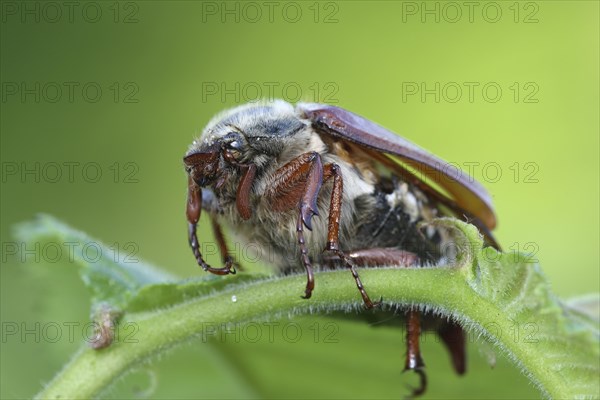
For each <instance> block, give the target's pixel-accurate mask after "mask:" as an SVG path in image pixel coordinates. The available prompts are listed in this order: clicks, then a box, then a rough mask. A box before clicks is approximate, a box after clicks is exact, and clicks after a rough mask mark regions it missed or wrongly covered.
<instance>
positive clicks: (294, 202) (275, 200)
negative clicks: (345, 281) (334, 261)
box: [266, 152, 323, 299]
mask: <svg viewBox="0 0 600 400" xmlns="http://www.w3.org/2000/svg"><path fill="white" fill-rule="evenodd" d="M273 181H274V184H273V185H272V186H271V188H269V190H268V191H267V193H266V197H267V198H268V199H269V200H270V201H271V206H272V207H273V210H274V211H279V212H281V211H287V210H291V209H293V208H294V206H297V207H298V208H299V213H298V219H297V221H296V232H297V235H298V245H299V246H300V257H301V260H302V265H303V266H304V269H305V270H306V289H305V291H304V296H303V297H304V298H305V299H308V298H310V296H311V294H312V291H313V289H314V287H315V278H314V273H313V268H312V265H311V262H310V258H309V257H308V249H307V248H306V240H305V238H304V226H306V227H307V228H308V229H309V230H311V229H312V224H311V219H312V217H313V216H314V215H318V211H317V197H318V195H319V190H320V189H321V186H322V184H323V164H322V163H321V156H320V155H319V153H316V152H310V153H304V154H301V155H300V156H298V157H296V158H295V159H293V160H292V161H290V162H288V163H287V164H285V165H284V166H283V167H281V168H279V169H278V170H277V171H275V174H274V176H273Z"/></svg>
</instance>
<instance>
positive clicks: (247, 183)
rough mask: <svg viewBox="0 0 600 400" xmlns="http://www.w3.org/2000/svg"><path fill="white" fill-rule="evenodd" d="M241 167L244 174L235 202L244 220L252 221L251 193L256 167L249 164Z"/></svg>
mask: <svg viewBox="0 0 600 400" xmlns="http://www.w3.org/2000/svg"><path fill="white" fill-rule="evenodd" d="M240 167H241V168H242V170H243V171H244V172H243V174H242V179H241V180H240V184H239V186H238V188H237V194H236V199H235V202H236V206H237V209H238V212H239V213H240V216H241V217H242V218H244V219H250V217H251V216H252V210H251V209H250V191H251V190H252V184H253V183H254V178H255V177H256V165H254V164H248V165H240Z"/></svg>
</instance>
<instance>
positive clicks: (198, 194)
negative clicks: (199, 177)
mask: <svg viewBox="0 0 600 400" xmlns="http://www.w3.org/2000/svg"><path fill="white" fill-rule="evenodd" d="M201 210H202V189H201V188H200V186H198V185H197V184H196V182H194V180H193V179H192V177H191V176H189V177H188V198H187V208H186V215H187V220H188V240H189V243H190V247H191V248H192V252H193V253H194V256H195V257H196V261H197V262H198V265H199V266H201V267H202V269H203V270H205V271H208V272H211V273H213V274H216V275H227V274H235V268H233V261H230V262H227V263H226V264H225V266H224V267H223V268H213V267H211V266H210V265H208V264H207V263H206V262H205V261H204V259H203V258H202V253H200V243H199V242H198V235H197V232H196V230H197V225H198V221H199V220H200V213H201Z"/></svg>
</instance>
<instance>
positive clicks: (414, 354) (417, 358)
mask: <svg viewBox="0 0 600 400" xmlns="http://www.w3.org/2000/svg"><path fill="white" fill-rule="evenodd" d="M420 336H421V313H420V312H419V311H416V310H409V311H408V312H407V315H406V344H407V345H406V362H405V364H404V372H406V371H414V372H415V373H416V374H417V375H419V379H420V384H419V387H418V388H415V389H413V391H412V396H413V397H416V396H420V395H422V394H423V393H425V389H427V375H425V371H424V368H425V364H424V363H423V359H422V358H421V350H420V348H419V337H420Z"/></svg>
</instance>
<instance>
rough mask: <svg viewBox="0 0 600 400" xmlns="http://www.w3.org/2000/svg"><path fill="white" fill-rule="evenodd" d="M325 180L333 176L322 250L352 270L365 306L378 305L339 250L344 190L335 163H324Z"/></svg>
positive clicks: (349, 261)
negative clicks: (325, 236) (325, 237)
mask: <svg viewBox="0 0 600 400" xmlns="http://www.w3.org/2000/svg"><path fill="white" fill-rule="evenodd" d="M324 177H325V180H329V179H330V178H333V189H332V191H331V201H330V204H329V224H328V226H327V246H326V247H325V250H324V251H331V252H332V253H334V254H335V255H337V256H338V257H339V258H340V259H341V260H342V262H343V263H344V265H345V266H346V267H347V268H349V269H350V272H352V277H353V278H354V281H355V282H356V287H357V288H358V291H359V292H360V295H361V297H362V299H363V302H364V303H365V307H367V308H373V307H374V306H377V305H379V302H376V303H373V302H372V301H371V299H370V298H369V295H368V294H367V292H366V290H365V288H364V286H363V284H362V281H361V280H360V276H359V275H358V271H356V268H355V267H354V263H353V262H352V260H350V258H349V257H348V256H346V254H344V252H343V251H341V250H340V245H339V236H340V217H341V213H342V201H343V192H344V181H343V179H342V172H341V170H340V167H339V166H338V165H337V164H333V163H332V164H326V165H325V167H324Z"/></svg>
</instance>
